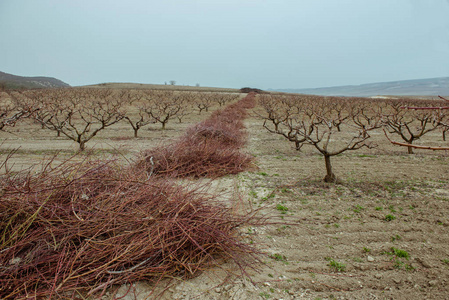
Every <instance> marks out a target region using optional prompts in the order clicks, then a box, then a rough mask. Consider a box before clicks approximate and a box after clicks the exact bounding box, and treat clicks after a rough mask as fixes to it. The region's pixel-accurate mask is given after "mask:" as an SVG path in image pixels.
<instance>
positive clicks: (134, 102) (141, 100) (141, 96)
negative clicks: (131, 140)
mask: <svg viewBox="0 0 449 300" xmlns="http://www.w3.org/2000/svg"><path fill="white" fill-rule="evenodd" d="M149 93H150V92H149V91H147V90H139V91H136V92H134V93H132V94H131V93H130V92H128V94H127V95H126V96H122V100H125V103H126V104H127V105H128V106H129V108H128V109H127V110H126V115H125V116H124V120H126V121H127V122H128V124H130V125H131V127H132V129H133V131H134V137H135V138H137V137H138V132H139V130H140V129H141V128H142V127H144V126H147V125H149V124H154V123H156V121H155V120H154V119H153V118H152V117H151V116H149V115H148V113H147V112H146V108H147V106H148V103H149V102H150V101H151V98H150V96H149Z"/></svg>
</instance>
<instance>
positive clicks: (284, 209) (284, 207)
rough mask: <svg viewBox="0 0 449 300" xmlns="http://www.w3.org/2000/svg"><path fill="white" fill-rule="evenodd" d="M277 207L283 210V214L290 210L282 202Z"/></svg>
mask: <svg viewBox="0 0 449 300" xmlns="http://www.w3.org/2000/svg"><path fill="white" fill-rule="evenodd" d="M276 209H277V210H279V211H280V212H281V214H286V213H287V211H288V208H287V207H286V206H284V205H282V204H277V205H276Z"/></svg>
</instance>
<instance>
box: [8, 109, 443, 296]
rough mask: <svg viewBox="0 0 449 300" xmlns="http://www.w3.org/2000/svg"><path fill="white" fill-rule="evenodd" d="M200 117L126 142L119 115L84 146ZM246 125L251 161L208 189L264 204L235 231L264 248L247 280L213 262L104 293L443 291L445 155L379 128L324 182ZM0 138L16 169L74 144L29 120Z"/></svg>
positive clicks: (303, 158) (106, 144)
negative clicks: (263, 217) (183, 274)
mask: <svg viewBox="0 0 449 300" xmlns="http://www.w3.org/2000/svg"><path fill="white" fill-rule="evenodd" d="M215 108H218V107H215ZM207 116H208V113H204V114H201V115H198V114H196V113H195V114H192V115H189V116H187V117H186V119H185V121H184V123H182V124H179V123H177V121H176V122H173V123H169V125H168V130H165V131H161V130H159V129H157V128H158V126H157V125H150V126H149V127H147V128H143V129H141V132H140V133H141V138H138V139H133V138H132V130H131V128H130V127H128V126H129V125H127V124H126V123H120V124H117V125H116V126H114V127H113V128H110V129H107V130H106V131H105V132H103V133H100V134H99V135H98V137H96V138H95V140H92V141H90V142H89V143H88V144H87V147H88V148H93V149H94V155H98V156H99V157H105V156H110V155H112V154H114V153H120V154H121V157H122V159H123V158H127V159H132V158H133V157H135V155H136V154H137V153H138V152H139V151H140V150H142V149H146V148H148V147H152V146H155V145H157V144H159V143H161V142H162V141H167V140H168V139H171V138H175V137H176V136H179V135H180V134H182V132H183V131H184V130H185V128H186V127H187V126H188V125H189V124H192V123H195V122H198V121H201V120H203V119H204V118H207ZM246 125H247V128H248V145H247V149H246V150H247V151H248V152H249V153H251V154H252V155H254V156H255V157H256V164H257V166H258V170H256V171H252V172H245V173H242V174H239V175H236V176H228V177H225V178H223V179H220V180H219V181H217V182H214V183H213V184H212V187H211V192H216V193H217V194H219V197H221V198H223V201H231V200H230V199H231V198H232V195H233V194H234V193H235V192H236V191H238V192H239V193H240V194H241V195H242V197H243V199H244V201H245V203H246V204H247V205H248V206H249V205H252V206H253V207H256V208H257V207H261V206H265V209H264V210H263V211H264V214H267V215H269V216H272V220H273V221H274V222H275V223H276V224H272V225H266V226H262V227H258V228H252V227H247V228H242V235H243V236H244V238H245V239H246V240H247V241H248V242H250V243H253V244H254V245H256V246H257V248H258V249H260V250H261V251H263V252H264V254H262V255H261V256H260V259H261V261H262V262H263V263H261V264H258V265H257V266H256V267H257V270H247V272H248V275H249V277H242V276H240V275H241V272H240V271H239V270H238V268H236V266H233V265H232V264H223V265H222V266H221V267H220V268H215V269H213V270H208V271H205V272H204V273H203V274H201V275H200V276H198V277H196V278H193V279H190V280H187V281H180V280H177V279H171V280H165V281H163V282H161V283H160V284H159V285H157V287H156V288H154V286H152V285H149V284H147V283H143V282H142V283H138V284H136V285H135V286H133V287H129V286H122V287H120V288H119V289H118V290H116V291H115V293H114V292H113V290H111V291H109V292H108V294H107V295H105V296H104V297H103V298H104V299H112V298H114V295H115V296H116V297H118V296H122V295H124V294H126V293H127V292H128V293H127V294H126V296H125V297H123V298H122V299H146V298H147V299H152V298H155V295H158V294H159V293H160V292H161V291H164V293H163V294H162V296H160V298H162V299H448V298H449V285H448V284H449V249H448V245H449V236H448V233H447V230H448V226H449V217H448V216H449V214H448V213H449V154H448V153H444V152H440V153H434V152H426V151H418V150H417V151H416V154H414V155H407V154H406V149H403V148H399V147H395V146H392V145H390V144H389V143H388V142H386V141H385V139H384V138H383V136H382V133H381V132H378V133H377V135H375V139H376V141H377V142H378V144H379V147H378V148H376V149H371V150H367V149H362V150H358V151H355V152H346V153H344V154H342V155H340V156H338V157H334V158H333V159H332V162H333V167H334V171H335V174H336V175H337V177H338V178H339V179H340V181H341V182H340V183H339V184H326V183H324V182H322V180H321V179H322V178H323V177H324V175H325V174H324V160H323V158H322V157H320V156H319V155H318V154H317V153H316V151H315V150H314V149H312V148H311V147H307V146H305V147H303V149H302V151H301V152H298V151H295V150H294V149H293V145H292V144H291V143H289V142H288V141H286V140H285V139H283V138H282V137H280V136H275V135H273V134H270V133H268V132H267V131H266V130H265V129H264V128H263V127H262V121H260V120H259V119H257V118H256V117H255V116H252V117H250V118H248V119H247V121H246ZM148 128H150V129H151V130H148ZM0 139H1V141H3V144H2V146H1V149H2V158H3V157H4V155H5V153H6V152H7V149H12V148H17V147H20V148H19V150H18V151H17V154H16V155H15V156H14V158H13V160H12V161H11V162H14V163H15V165H14V168H17V169H20V168H22V167H25V166H29V165H30V163H32V162H34V163H35V162H37V161H39V160H41V159H42V157H43V156H50V155H52V154H53V153H56V152H58V151H59V150H62V152H61V155H63V156H64V155H70V154H71V153H72V152H73V151H75V150H76V148H77V146H76V144H75V143H73V142H71V141H67V140H66V139H64V138H55V134H54V133H53V132H51V131H47V130H42V129H40V128H39V126H37V125H35V124H31V123H29V124H21V125H18V126H17V127H15V128H13V129H12V130H11V133H0ZM428 139H430V140H428V141H430V142H433V141H436V140H438V139H440V136H439V134H438V133H434V134H433V135H432V136H430V137H429V138H428ZM425 142H426V140H424V141H423V143H425ZM441 145H444V144H443V143H442V144H441ZM445 146H447V145H445ZM151 291H153V293H151Z"/></svg>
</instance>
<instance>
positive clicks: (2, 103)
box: [0, 91, 36, 131]
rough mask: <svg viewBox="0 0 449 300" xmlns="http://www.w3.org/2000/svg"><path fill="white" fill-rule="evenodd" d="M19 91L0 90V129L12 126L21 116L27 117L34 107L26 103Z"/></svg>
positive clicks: (34, 109) (24, 97)
mask: <svg viewBox="0 0 449 300" xmlns="http://www.w3.org/2000/svg"><path fill="white" fill-rule="evenodd" d="M25 99H26V96H24V95H23V93H21V92H14V91H11V92H9V93H7V92H6V91H5V92H2V91H0V131H3V130H5V129H6V128H7V127H13V126H15V125H16V123H17V122H18V121H19V120H20V119H23V118H27V117H29V116H30V115H31V114H32V113H33V112H34V111H36V108H34V107H33V106H31V105H28V104H27V102H26V101H25Z"/></svg>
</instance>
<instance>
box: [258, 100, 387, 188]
mask: <svg viewBox="0 0 449 300" xmlns="http://www.w3.org/2000/svg"><path fill="white" fill-rule="evenodd" d="M278 99H279V98H278ZM278 103H279V105H276V104H275V103H272V104H271V105H267V104H263V102H262V106H263V107H264V108H265V111H266V118H265V122H266V121H268V120H270V121H271V122H272V124H273V128H270V129H269V128H268V126H267V124H266V123H265V124H264V126H265V128H267V129H268V130H269V131H270V132H272V133H277V134H280V135H282V136H284V137H286V138H287V139H288V140H289V141H292V142H295V146H296V149H299V148H300V147H301V146H302V144H307V145H311V146H313V147H314V148H315V149H316V150H318V152H319V153H320V154H321V155H323V157H324V162H325V167H326V176H325V177H324V181H325V182H335V181H336V176H335V174H334V172H333V170H332V164H331V157H332V156H336V155H338V154H341V153H343V152H346V151H353V150H357V149H360V148H362V147H367V148H372V147H374V146H375V145H374V144H372V143H370V142H369V141H368V139H369V138H370V135H369V132H370V131H371V130H373V129H375V128H379V127H380V116H376V115H373V116H369V117H368V119H366V118H365V117H363V116H360V114H361V112H362V111H363V112H365V113H367V112H366V104H365V103H363V102H361V101H359V100H351V99H350V98H348V99H346V98H336V97H332V98H327V97H319V96H290V97H283V99H282V98H281V99H279V100H278ZM298 144H299V145H300V146H299V147H298Z"/></svg>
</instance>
